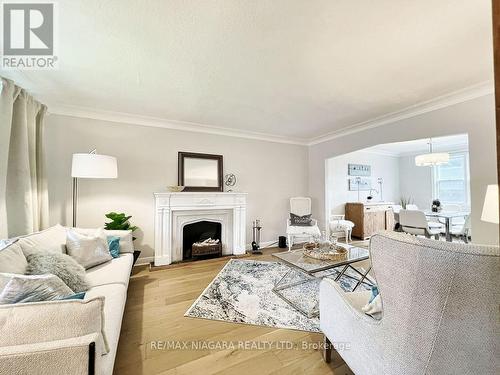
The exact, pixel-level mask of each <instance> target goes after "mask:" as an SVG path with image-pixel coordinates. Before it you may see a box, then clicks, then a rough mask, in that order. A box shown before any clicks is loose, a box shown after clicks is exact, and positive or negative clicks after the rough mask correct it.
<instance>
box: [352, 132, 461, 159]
mask: <svg viewBox="0 0 500 375" xmlns="http://www.w3.org/2000/svg"><path fill="white" fill-rule="evenodd" d="M432 147H433V151H434V152H440V151H453V150H464V149H465V150H466V149H468V148H469V137H468V136H467V134H457V135H450V136H447V137H436V138H432ZM361 151H368V152H376V153H380V154H387V155H393V156H404V155H413V154H416V153H419V152H428V151H429V139H428V138H425V139H417V140H414V141H407V142H394V143H385V144H381V145H377V146H373V147H369V148H365V149H363V150H361Z"/></svg>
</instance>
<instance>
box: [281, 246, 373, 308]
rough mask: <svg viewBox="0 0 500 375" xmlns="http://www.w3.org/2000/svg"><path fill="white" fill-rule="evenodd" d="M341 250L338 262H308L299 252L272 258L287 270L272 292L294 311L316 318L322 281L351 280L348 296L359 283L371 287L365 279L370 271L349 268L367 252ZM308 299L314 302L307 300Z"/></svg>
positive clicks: (366, 257) (350, 247) (369, 281)
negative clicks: (330, 278) (325, 279)
mask: <svg viewBox="0 0 500 375" xmlns="http://www.w3.org/2000/svg"><path fill="white" fill-rule="evenodd" d="M339 245H340V244H339ZM341 246H343V247H344V248H346V249H347V253H346V256H345V257H344V258H343V259H342V260H320V259H314V258H310V257H308V256H305V255H304V254H303V251H302V249H299V250H292V251H286V252H282V253H275V254H273V256H274V257H276V258H278V261H279V262H280V263H282V264H284V265H286V266H288V268H289V269H288V271H287V272H286V273H285V275H283V277H282V278H281V279H279V281H278V282H277V283H276V284H275V285H274V288H273V292H274V293H276V294H277V295H278V296H279V297H280V298H282V299H283V300H284V301H285V302H287V303H288V304H290V305H291V306H292V307H293V308H294V309H296V310H297V311H299V312H301V313H302V314H304V315H305V316H307V317H308V318H312V317H315V316H318V314H319V306H318V305H319V283H320V282H321V280H322V279H323V278H324V277H326V276H333V278H334V280H335V281H339V280H340V278H341V277H342V276H345V277H349V278H351V279H353V280H354V282H355V285H354V288H353V289H352V290H351V291H352V292H353V291H355V290H356V289H357V288H358V287H359V286H360V285H361V284H362V283H363V284H366V285H373V282H372V281H371V280H370V279H369V278H368V277H367V275H368V272H370V269H371V267H367V269H366V270H363V272H362V271H360V270H358V269H356V268H355V267H354V266H352V264H353V263H355V262H359V261H362V260H366V259H368V258H369V253H368V250H366V249H363V248H361V247H356V246H350V245H344V244H342V245H341ZM338 267H342V268H341V270H340V271H338V270H334V269H335V268H338ZM347 272H348V273H349V274H347ZM311 295H314V296H315V298H311Z"/></svg>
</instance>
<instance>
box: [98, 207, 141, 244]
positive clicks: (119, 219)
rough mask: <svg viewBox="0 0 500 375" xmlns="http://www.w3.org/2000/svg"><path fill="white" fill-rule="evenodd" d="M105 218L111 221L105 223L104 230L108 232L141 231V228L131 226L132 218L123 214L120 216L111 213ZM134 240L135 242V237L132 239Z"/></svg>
mask: <svg viewBox="0 0 500 375" xmlns="http://www.w3.org/2000/svg"><path fill="white" fill-rule="evenodd" d="M104 216H106V217H107V218H108V219H110V220H111V221H110V222H108V223H104V229H106V230H130V231H132V232H134V231H135V230H137V229H139V227H137V226H135V225H131V224H130V222H129V220H130V218H131V217H132V216H127V215H126V214H124V213H123V212H122V213H120V214H118V213H116V212H110V213H108V214H106V215H104ZM132 240H135V237H132Z"/></svg>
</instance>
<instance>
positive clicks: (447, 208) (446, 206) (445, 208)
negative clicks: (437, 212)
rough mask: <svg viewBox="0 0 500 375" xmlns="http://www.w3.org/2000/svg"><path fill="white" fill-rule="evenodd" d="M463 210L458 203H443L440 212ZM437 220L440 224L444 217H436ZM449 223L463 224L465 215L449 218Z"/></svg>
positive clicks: (443, 221) (442, 222)
mask: <svg viewBox="0 0 500 375" xmlns="http://www.w3.org/2000/svg"><path fill="white" fill-rule="evenodd" d="M460 211H463V209H462V206H461V205H459V204H443V209H442V210H441V212H460ZM438 220H439V222H440V223H441V224H444V223H445V219H443V218H438ZM450 223H451V225H455V224H457V225H464V224H465V217H454V218H452V219H451V220H450Z"/></svg>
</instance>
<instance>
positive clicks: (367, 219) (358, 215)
mask: <svg viewBox="0 0 500 375" xmlns="http://www.w3.org/2000/svg"><path fill="white" fill-rule="evenodd" d="M345 218H346V220H350V221H352V222H353V223H354V228H352V236H353V237H355V238H360V239H363V240H366V239H368V238H370V237H371V236H372V235H374V234H375V233H377V232H378V231H381V230H393V229H394V213H393V211H392V203H389V202H380V203H361V202H350V203H346V205H345Z"/></svg>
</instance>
